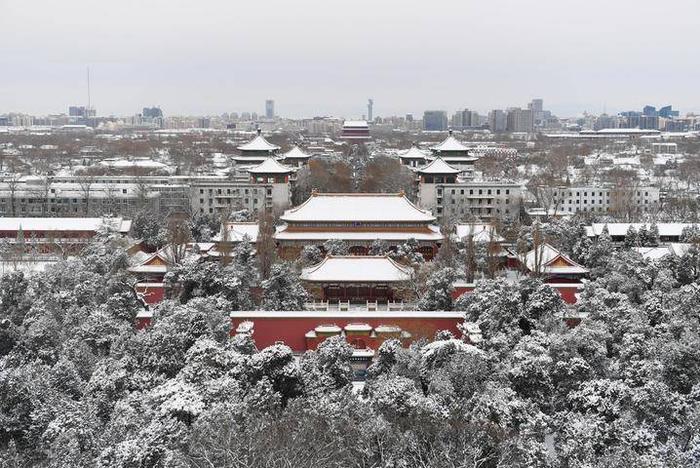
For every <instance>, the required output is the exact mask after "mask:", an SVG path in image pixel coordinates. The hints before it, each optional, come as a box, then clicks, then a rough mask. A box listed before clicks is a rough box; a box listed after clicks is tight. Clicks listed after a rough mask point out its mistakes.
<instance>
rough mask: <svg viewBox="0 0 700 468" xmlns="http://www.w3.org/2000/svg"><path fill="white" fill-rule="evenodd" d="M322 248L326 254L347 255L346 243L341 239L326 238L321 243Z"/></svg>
mask: <svg viewBox="0 0 700 468" xmlns="http://www.w3.org/2000/svg"><path fill="white" fill-rule="evenodd" d="M323 249H324V250H325V251H326V254H328V255H348V254H349V251H348V244H347V242H345V241H344V240H342V239H328V240H327V241H326V242H324V243H323Z"/></svg>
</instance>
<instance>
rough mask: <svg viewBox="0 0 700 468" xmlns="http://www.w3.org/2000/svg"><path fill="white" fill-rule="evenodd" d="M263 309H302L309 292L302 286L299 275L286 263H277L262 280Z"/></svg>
mask: <svg viewBox="0 0 700 468" xmlns="http://www.w3.org/2000/svg"><path fill="white" fill-rule="evenodd" d="M262 289H263V300H262V304H261V307H262V308H263V309H264V310H304V304H305V303H306V302H307V301H308V300H309V298H310V296H309V293H308V292H307V291H306V289H304V286H302V284H301V281H300V280H299V275H298V274H297V273H296V272H294V270H292V269H291V268H290V266H289V265H288V264H286V263H277V264H275V265H273V266H272V269H271V270H270V277H269V278H268V279H266V280H265V281H263V282H262Z"/></svg>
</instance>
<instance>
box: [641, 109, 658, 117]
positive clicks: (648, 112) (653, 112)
mask: <svg viewBox="0 0 700 468" xmlns="http://www.w3.org/2000/svg"><path fill="white" fill-rule="evenodd" d="M642 115H646V116H647V117H657V116H658V115H659V113H658V112H657V111H656V107H654V106H644V109H642Z"/></svg>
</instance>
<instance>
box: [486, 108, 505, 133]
mask: <svg viewBox="0 0 700 468" xmlns="http://www.w3.org/2000/svg"><path fill="white" fill-rule="evenodd" d="M507 124H508V119H507V118H506V113H505V112H504V111H502V110H500V109H494V110H492V111H491V112H489V129H490V130H491V131H492V132H494V133H496V132H505V131H506V126H507Z"/></svg>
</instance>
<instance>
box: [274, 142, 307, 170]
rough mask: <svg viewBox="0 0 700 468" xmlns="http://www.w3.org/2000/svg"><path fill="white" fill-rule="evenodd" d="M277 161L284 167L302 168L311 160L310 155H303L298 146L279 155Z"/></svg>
mask: <svg viewBox="0 0 700 468" xmlns="http://www.w3.org/2000/svg"><path fill="white" fill-rule="evenodd" d="M277 159H278V160H279V161H280V162H281V163H283V164H284V165H285V166H290V167H302V166H305V165H307V164H308V163H309V159H311V155H310V154H308V153H305V152H304V151H303V150H302V149H301V148H299V147H298V146H294V147H293V148H292V149H290V150H289V151H287V152H286V153H282V154H281V155H279V157H278V158H277Z"/></svg>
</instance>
